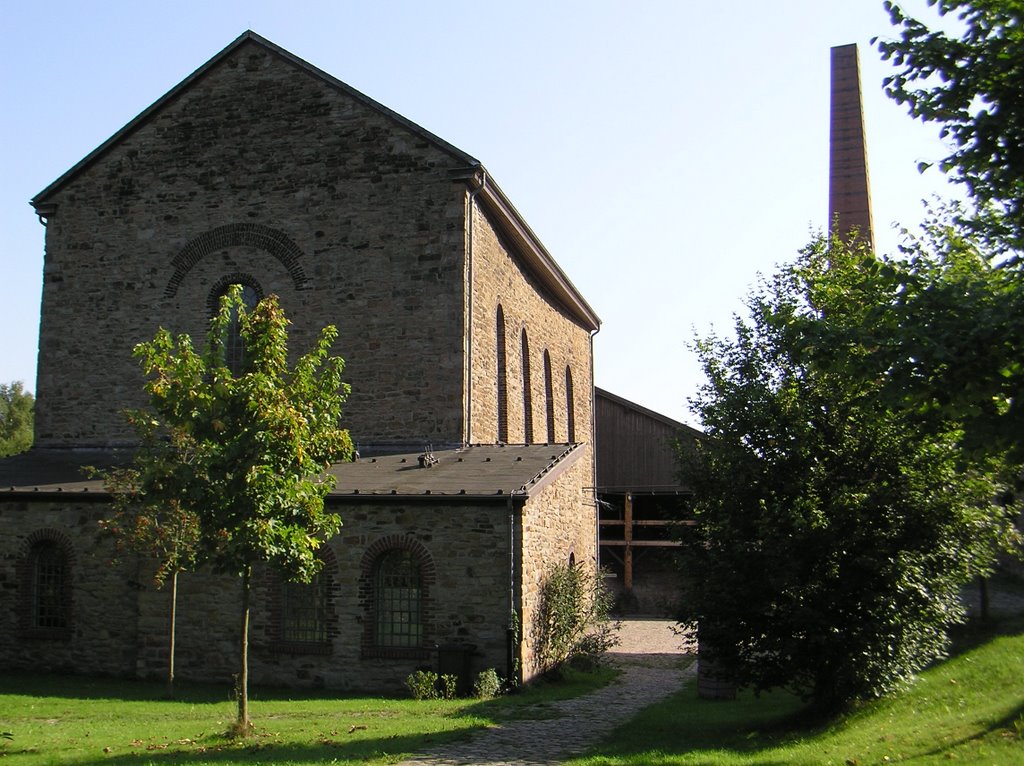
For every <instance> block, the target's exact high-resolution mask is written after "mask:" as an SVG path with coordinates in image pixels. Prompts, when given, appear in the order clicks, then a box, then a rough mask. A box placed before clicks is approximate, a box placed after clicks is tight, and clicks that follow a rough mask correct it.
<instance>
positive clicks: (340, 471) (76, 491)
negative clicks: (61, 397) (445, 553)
mask: <svg viewBox="0 0 1024 766" xmlns="http://www.w3.org/2000/svg"><path fill="white" fill-rule="evenodd" d="M583 451H584V450H583V449H582V447H581V445H579V444H508V445H505V444H485V445H470V446H467V447H462V448H460V449H447V450H439V451H438V452H434V453H432V452H422V453H415V452H413V453H405V454H399V455H385V456H379V457H371V458H363V459H360V460H357V461H355V462H352V463H335V464H334V465H333V466H331V468H330V469H329V471H328V473H330V474H331V475H332V476H333V477H334V479H335V486H334V488H333V489H332V490H331V492H330V494H329V495H328V497H329V498H331V499H337V500H345V499H357V498H358V499H362V498H381V499H383V498H392V499H395V500H398V499H408V498H411V497H416V498H427V497H430V498H438V499H443V498H487V499H496V498H503V497H508V496H519V497H529V496H530V495H532V494H534V493H535V492H537V491H539V490H540V489H541V488H542V487H544V486H546V485H547V484H548V483H549V482H550V481H551V480H553V479H554V478H556V477H557V476H559V475H560V474H561V473H562V472H563V471H564V470H566V469H567V468H568V467H569V466H570V465H572V464H573V463H575V462H576V460H577V459H579V457H580V456H581V455H582V454H583ZM130 460H131V450H128V449H32V450H29V451H28V452H23V453H21V454H20V455H15V456H13V457H9V458H5V459H3V460H0V497H3V496H5V495H6V496H13V495H17V496H26V495H27V496H32V497H40V496H49V497H53V496H55V495H60V496H61V497H67V496H69V495H71V496H77V497H78V498H81V497H83V496H90V497H94V498H96V499H98V500H99V499H102V498H104V497H106V496H107V493H106V491H105V490H104V489H103V482H102V481H101V480H100V479H98V478H91V477H89V475H88V473H87V472H86V471H85V467H86V466H94V467H96V468H99V469H101V470H102V469H105V468H110V467H113V466H117V465H125V464H127V463H128V462H129V461H130Z"/></svg>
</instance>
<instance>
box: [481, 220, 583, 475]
mask: <svg viewBox="0 0 1024 766" xmlns="http://www.w3.org/2000/svg"><path fill="white" fill-rule="evenodd" d="M473 232H474V233H473V253H472V259H473V268H472V270H473V286H472V289H473V325H472V382H471V392H472V419H471V426H470V427H471V429H472V433H471V438H470V441H471V442H473V443H493V442H496V441H498V393H497V388H498V387H497V381H498V362H497V358H498V351H497V331H496V327H497V312H498V306H499V305H500V306H501V308H502V312H503V314H504V320H505V358H506V390H507V403H508V411H507V417H508V440H507V441H508V442H509V443H513V444H516V443H518V444H522V443H524V442H526V434H525V417H524V414H525V402H526V396H525V395H524V375H523V366H524V363H525V361H524V359H523V354H522V349H523V344H522V334H523V332H524V331H525V332H526V335H527V340H528V346H529V356H530V358H529V360H528V361H529V366H530V376H529V377H530V397H529V398H530V403H531V409H532V413H533V418H532V420H533V439H532V442H533V443H544V442H548V441H551V442H556V443H565V442H567V441H570V438H569V419H568V413H567V399H568V396H567V390H566V388H567V386H566V373H565V371H566V367H568V368H569V369H570V370H571V372H572V387H573V396H572V398H573V410H574V426H575V428H574V431H575V432H574V434H573V436H574V438H573V439H572V441H575V442H581V443H586V444H592V442H593V439H592V434H591V427H592V411H593V410H592V407H593V397H592V389H591V381H592V363H593V360H592V355H591V342H590V333H589V332H588V331H587V330H586V329H584V328H583V327H581V326H580V325H579V324H578V323H577V322H575V321H574V320H573V319H572V318H571V317H570V316H569V315H568V314H567V312H566V311H565V310H564V309H563V308H562V307H560V306H558V305H557V304H556V303H554V302H553V301H552V300H550V299H549V298H548V296H547V295H546V293H545V292H544V291H543V290H542V289H539V288H538V286H537V285H536V283H535V280H534V279H533V278H532V277H531V275H529V274H528V273H526V272H525V270H524V269H523V268H522V267H521V265H520V263H519V261H518V260H517V259H515V258H513V257H512V255H511V254H510V252H509V248H508V247H507V246H506V244H505V243H504V242H503V241H502V239H501V238H500V237H499V236H498V234H497V232H496V231H495V228H494V225H493V223H492V222H491V221H490V220H488V217H487V215H486V214H485V213H483V212H482V211H481V210H480V209H479V207H478V206H475V210H474V215H473ZM545 351H546V352H547V353H548V356H549V358H550V362H551V383H552V393H553V396H554V402H553V406H554V415H555V417H554V425H555V433H554V438H553V439H549V438H548V433H547V415H546V401H547V394H546V390H545V389H546V386H545V374H544V372H545V366H544V353H545ZM592 484H593V482H592V481H590V480H589V479H588V481H587V486H590V485H592Z"/></svg>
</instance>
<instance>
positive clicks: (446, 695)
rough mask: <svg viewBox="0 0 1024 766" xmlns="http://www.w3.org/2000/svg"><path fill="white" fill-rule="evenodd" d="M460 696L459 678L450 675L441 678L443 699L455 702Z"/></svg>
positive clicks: (446, 674)
mask: <svg viewBox="0 0 1024 766" xmlns="http://www.w3.org/2000/svg"><path fill="white" fill-rule="evenodd" d="M458 695H459V677H458V676H456V675H452V674H450V673H445V674H444V675H443V676H441V697H442V698H443V699H446V700H453V699H455V698H456V697H457V696H458Z"/></svg>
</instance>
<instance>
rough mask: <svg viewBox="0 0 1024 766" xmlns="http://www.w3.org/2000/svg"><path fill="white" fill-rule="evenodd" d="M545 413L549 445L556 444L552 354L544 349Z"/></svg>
mask: <svg viewBox="0 0 1024 766" xmlns="http://www.w3.org/2000/svg"><path fill="white" fill-rule="evenodd" d="M544 411H545V414H546V415H547V425H548V444H554V443H555V392H554V386H553V385H552V382H551V354H549V353H548V350H547V349H544Z"/></svg>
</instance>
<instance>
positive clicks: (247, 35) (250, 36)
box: [30, 29, 480, 208]
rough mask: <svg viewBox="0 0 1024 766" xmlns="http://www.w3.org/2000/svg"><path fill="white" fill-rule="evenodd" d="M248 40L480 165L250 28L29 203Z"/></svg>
mask: <svg viewBox="0 0 1024 766" xmlns="http://www.w3.org/2000/svg"><path fill="white" fill-rule="evenodd" d="M249 40H252V41H253V42H255V43H258V44H259V45H262V46H263V47H265V48H267V49H268V50H270V51H272V52H274V53H276V54H277V55H278V56H281V57H282V58H284V59H286V60H287V61H289V62H291V63H292V64H294V65H295V66H298V67H300V68H302V69H305V70H306V71H307V72H310V73H311V74H313V75H315V76H317V77H319V78H321V79H322V80H324V81H325V82H327V83H329V84H330V85H332V86H334V87H335V88H338V89H339V90H342V91H344V92H345V93H347V94H348V95H350V96H352V97H353V98H355V99H357V100H358V101H361V102H362V103H364V104H365V105H366V106H368V107H370V108H372V109H375V110H377V111H378V112H380V113H381V114H383V115H385V116H386V117H388V118H390V119H392V120H394V121H395V122H397V123H399V124H400V125H402V126H403V127H405V128H407V129H409V130H411V131H413V132H415V133H418V134H419V135H421V136H422V137H423V138H425V139H427V140H428V141H430V142H431V143H432V144H434V145H435V146H437V147H438V148H439V149H441V150H443V151H444V152H446V153H448V154H450V155H452V156H453V157H455V158H456V159H458V160H460V161H461V162H464V163H466V164H467V165H472V166H479V165H480V162H479V160H477V159H475V158H474V157H472V156H471V155H469V154H467V153H466V152H464V151H462V150H461V149H459V148H458V147H456V146H453V145H452V144H450V143H448V142H447V141H445V140H444V139H443V138H440V137H439V136H436V135H434V134H433V133H431V132H430V131H429V130H426V129H425V128H423V127H421V126H419V125H417V124H416V123H415V122H413V121H412V120H409V119H408V118H406V117H403V116H402V115H400V114H398V112H395V111H393V110H391V109H389V108H388V107H386V106H384V105H383V104H381V103H379V102H377V101H374V100H373V99H372V98H370V97H369V96H367V95H366V94H364V93H361V92H360V91H358V90H356V89H355V88H353V87H352V86H351V85H347V84H346V83H344V82H342V81H341V80H339V79H338V78H336V77H334V76H333V75H330V74H328V73H327V72H325V71H324V70H322V69H319V68H318V67H315V66H313V65H312V64H310V63H309V62H308V61H305V60H304V59H301V58H299V57H298V56H296V55H295V54H293V53H290V52H289V51H286V50H285V49H284V48H282V47H280V46H279V45H276V44H275V43H272V42H270V41H269V40H267V39H266V38H265V37H263V36H261V35H258V34H256V33H255V32H253V31H252V30H251V29H250V30H246V31H245V32H243V33H242V34H241V35H239V36H238V37H237V38H235V40H233V41H232V42H231V43H229V44H228V45H227V46H226V47H224V48H223V49H222V50H221V51H220V52H219V53H217V54H215V55H214V56H213V57H212V58H210V59H209V60H208V61H207V62H206V63H205V64H203V65H202V66H200V67H199V68H198V69H196V70H195V71H194V72H192V74H190V75H189V76H188V77H186V78H185V79H184V80H182V81H181V82H179V83H178V84H177V85H175V86H174V87H173V88H171V89H170V90H169V91H167V92H166V93H165V94H164V95H163V96H161V97H160V98H158V99H157V100H156V101H154V102H153V103H152V104H150V105H149V106H148V107H146V108H145V109H144V110H143V111H141V112H140V113H139V114H138V115H137V116H136V117H134V118H133V119H131V120H130V121H129V122H128V123H126V124H125V125H124V127H122V128H121V129H120V130H118V131H117V132H116V133H114V134H113V135H112V136H111V137H110V138H108V139H107V140H106V141H104V142H103V143H102V144H100V145H99V146H98V147H96V148H95V149H93V150H92V151H91V152H89V154H87V155H86V156H85V157H83V158H82V159H81V160H79V161H78V162H77V163H75V164H74V165H73V166H72V167H71V168H70V169H69V170H67V171H66V172H65V173H64V174H63V175H61V176H60V177H59V178H58V179H57V180H56V181H54V182H53V183H51V184H50V185H49V186H47V187H46V188H45V189H43V190H42V191H41V192H39V193H38V194H37V195H35V196H34V197H33V198H32V199H31V200H30V203H31V204H32V206H33V207H36V208H38V206H39V205H40V204H43V203H45V201H46V198H47V197H49V196H51V195H53V194H55V193H56V192H57V191H58V190H59V189H60V188H61V187H62V186H64V184H66V183H67V182H68V181H70V180H71V179H72V178H74V177H75V176H76V175H78V173H80V172H81V171H82V170H84V169H85V168H86V167H88V166H89V165H91V164H92V163H93V162H95V161H96V160H98V159H99V158H100V157H101V156H103V155H104V154H106V153H107V151H108V150H109V149H110V148H111V147H113V146H114V145H116V144H117V143H118V142H119V141H121V140H122V139H123V138H125V137H126V136H127V135H128V134H130V133H132V132H134V131H135V130H136V129H137V128H139V127H141V125H142V124H144V123H145V122H146V121H147V120H148V119H149V118H150V117H151V116H152V115H153V114H154V113H155V112H157V111H159V110H160V109H161V108H162V107H163V106H164V105H165V104H167V103H168V102H169V101H171V100H173V99H174V98H175V97H176V96H177V95H178V94H179V93H181V92H182V91H184V90H185V89H186V88H188V87H189V86H190V85H191V84H192V83H194V82H195V81H196V80H198V79H199V78H201V77H202V76H203V75H204V74H206V73H207V72H208V71H209V70H210V69H212V68H213V67H214V66H216V65H217V64H218V63H220V61H221V60H223V59H224V58H226V57H227V56H229V55H230V54H231V53H232V52H233V51H234V50H235V49H236V48H239V47H241V46H242V45H243V44H244V43H245V42H247V41H249Z"/></svg>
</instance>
